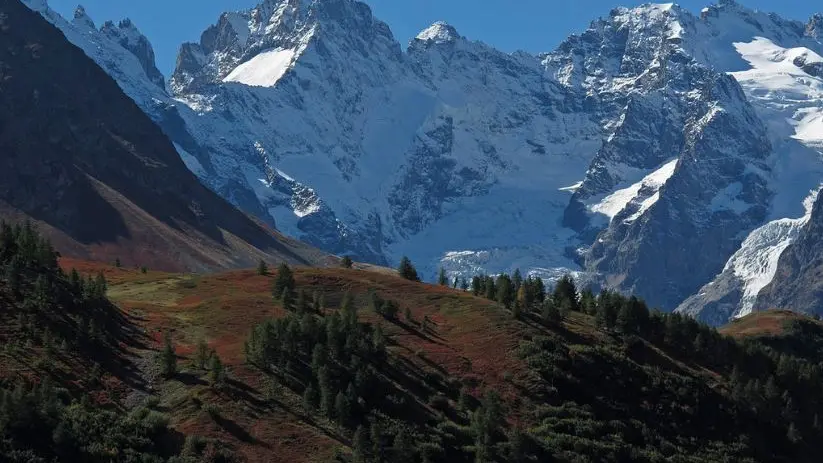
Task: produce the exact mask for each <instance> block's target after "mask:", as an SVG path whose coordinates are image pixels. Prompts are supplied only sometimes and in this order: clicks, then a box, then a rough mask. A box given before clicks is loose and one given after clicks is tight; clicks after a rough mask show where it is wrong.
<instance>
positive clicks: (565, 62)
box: [24, 0, 823, 323]
mask: <svg viewBox="0 0 823 463" xmlns="http://www.w3.org/2000/svg"><path fill="white" fill-rule="evenodd" d="M24 1H25V3H27V4H28V5H29V6H30V7H32V8H34V9H36V10H38V11H40V12H41V13H42V14H43V15H44V16H45V17H46V18H48V19H49V20H50V21H52V22H53V23H54V24H56V25H57V26H58V27H60V28H61V29H62V30H63V31H64V33H65V34H66V36H67V37H68V38H69V39H70V40H71V41H72V42H74V43H75V44H77V45H78V46H80V47H81V48H83V49H84V50H85V51H86V53H87V54H88V55H89V56H91V57H92V58H93V59H94V60H95V61H97V62H98V64H100V66H101V67H103V68H104V69H105V70H107V71H108V72H109V73H110V74H111V75H112V76H113V77H114V78H115V79H116V80H117V81H118V82H119V83H120V85H121V87H123V89H124V90H125V91H126V93H127V94H128V95H129V96H131V97H132V98H133V99H134V100H135V101H136V102H137V103H138V105H140V106H141V108H143V109H144V110H145V111H146V112H147V114H149V115H150V116H151V117H152V118H153V119H154V120H155V121H156V122H158V124H160V126H161V127H162V128H163V129H164V131H165V132H166V133H167V134H168V135H169V137H170V138H171V139H172V140H173V141H174V142H175V144H176V146H177V148H178V151H179V152H180V154H181V156H182V158H183V160H184V161H185V162H186V164H187V166H188V167H189V168H190V169H191V170H192V171H194V172H195V173H196V174H197V175H198V176H199V177H200V178H201V180H202V181H203V182H204V183H206V184H207V185H208V186H209V187H211V188H212V189H213V190H215V191H216V192H218V193H219V194H221V195H222V196H224V197H225V198H227V199H229V200H230V201H231V202H233V203H234V204H236V205H238V206H239V207H240V208H242V209H244V210H246V211H247V212H250V213H252V214H255V215H257V216H258V217H260V218H262V219H264V220H266V221H268V222H269V223H271V224H275V225H276V226H277V227H278V228H279V229H280V230H281V231H284V232H285V233H287V234H290V235H292V236H295V237H298V238H300V239H302V240H304V241H307V242H309V243H311V244H314V245H316V246H318V247H321V248H322V249H324V250H327V251H329V252H334V253H338V254H343V253H347V254H351V255H353V256H354V257H356V258H359V259H362V260H367V261H371V262H376V263H384V264H393V263H395V262H396V261H397V259H398V258H399V257H400V256H401V255H409V256H410V257H411V258H412V260H413V261H415V263H417V264H418V266H419V267H420V270H422V271H423V274H424V275H425V276H427V277H432V276H433V275H434V272H435V271H436V269H437V267H439V266H442V267H444V268H446V269H447V271H449V272H450V273H451V274H453V275H470V274H472V273H476V272H479V271H485V272H499V271H510V270H512V269H514V268H517V267H520V268H522V269H523V270H527V271H529V272H531V273H533V274H537V275H542V276H545V277H549V278H552V277H555V276H556V275H558V274H560V273H561V272H564V271H574V272H577V274H578V275H579V276H580V277H581V278H583V279H586V280H587V281H595V282H597V283H599V284H602V285H605V286H610V287H614V288H617V289H621V290H626V291H633V292H635V293H637V294H640V295H642V296H644V297H646V298H647V299H648V300H649V301H650V302H651V303H652V304H654V305H658V306H660V307H663V308H665V309H668V310H673V309H675V308H678V310H681V311H684V312H687V313H690V314H692V315H694V316H698V317H700V318H702V319H705V320H709V321H712V322H715V323H719V322H722V321H725V320H728V318H730V317H734V316H739V315H741V314H745V313H747V312H748V311H750V310H752V307H754V306H755V302H756V299H757V296H758V294H759V292H760V290H761V289H762V288H763V287H765V286H767V284H768V283H769V282H770V281H771V279H772V277H773V276H774V275H775V273H776V268H777V265H778V264H777V261H778V258H779V256H780V255H781V253H782V252H783V250H785V249H786V248H787V246H789V245H790V244H791V243H792V242H793V241H794V240H796V239H798V236H799V235H800V234H801V229H803V227H804V226H805V225H806V224H807V223H812V222H814V217H813V216H814V213H813V212H811V213H807V210H810V207H809V206H810V204H811V203H812V202H813V201H814V200H815V198H816V192H817V190H818V187H819V185H820V182H821V178H823V175H821V174H822V173H823V162H821V158H820V154H821V150H823V109H822V108H821V105H820V92H821V88H823V87H821V84H822V83H823V58H821V55H822V54H823V45H821V33H823V16H819V15H818V16H815V17H813V18H812V19H811V20H810V21H808V22H807V23H801V22H796V21H789V20H785V19H782V18H780V17H777V16H775V15H770V14H765V13H759V12H755V11H752V10H749V9H746V8H744V7H743V6H741V5H739V4H737V3H735V2H734V1H731V0H722V1H720V2H719V3H718V4H716V5H713V6H710V7H707V8H706V9H704V10H703V11H702V12H701V13H700V14H699V15H695V14H692V13H691V12H689V11H687V10H684V9H682V8H680V7H678V6H677V5H673V4H663V5H646V6H642V7H638V8H633V9H628V8H617V9H615V10H613V11H612V12H611V14H610V15H609V17H607V18H603V19H600V20H597V21H595V22H593V23H592V25H591V26H590V28H589V29H588V30H587V31H585V32H584V33H582V34H581V35H575V36H572V37H570V38H569V39H567V40H566V41H564V42H563V43H562V44H561V45H560V46H559V47H558V48H557V49H556V50H555V51H553V52H550V53H546V54H542V55H539V56H533V55H529V54H527V53H520V52H518V53H514V54H506V53H503V52H500V51H498V50H495V49H494V48H492V47H489V46H487V45H485V44H483V43H480V42H474V41H471V40H469V39H466V38H464V37H462V36H461V35H460V34H459V33H458V31H456V30H455V29H454V28H453V27H451V26H449V25H448V24H444V23H436V24H434V25H432V26H431V27H429V28H427V29H425V30H424V31H422V32H421V33H420V34H419V35H418V36H417V37H416V38H415V39H413V40H412V41H411V43H410V44H409V45H408V47H407V48H406V49H405V50H404V49H403V48H402V47H401V45H400V44H399V43H398V42H397V41H396V40H395V39H394V37H393V36H392V34H391V31H390V30H389V28H388V26H387V25H386V24H384V23H382V22H380V21H379V20H377V19H375V18H374V17H373V15H372V13H371V11H370V9H369V8H368V7H367V6H366V5H365V4H363V3H360V2H358V1H355V0H324V1H319V0H266V1H264V2H263V3H262V4H260V5H258V6H257V7H255V8H252V9H250V10H246V11H240V12H231V13H225V14H223V15H221V17H220V18H219V20H218V22H217V23H216V24H215V25H213V26H211V27H209V28H208V29H207V30H206V31H205V32H204V33H203V35H202V37H201V40H200V42H199V43H191V44H183V46H182V47H181V51H180V55H179V57H178V62H177V67H176V69H175V71H174V73H173V75H172V76H171V79H170V81H169V84H168V86H166V85H162V82H160V81H159V80H158V78H157V75H158V73H157V72H156V68H155V67H154V64H153V52H152V51H151V46H150V45H149V44H148V41H146V40H145V38H144V37H143V36H142V35H141V34H139V32H137V31H136V29H134V27H133V25H132V24H131V23H130V22H129V21H124V22H121V23H120V25H119V26H114V24H112V23H107V25H106V26H104V27H103V28H102V29H100V30H98V29H95V28H94V25H93V22H92V21H91V20H90V19H88V17H87V16H86V15H85V14H84V12H83V11H82V10H80V9H79V10H78V14H77V15H76V18H75V19H74V20H73V21H72V22H67V21H65V20H63V19H62V18H60V17H59V16H58V15H56V14H55V13H54V12H53V11H51V10H50V9H49V8H48V7H47V5H46V4H45V2H44V0H24ZM167 88H168V90H167ZM804 205H805V206H804ZM684 301H685V302H684Z"/></svg>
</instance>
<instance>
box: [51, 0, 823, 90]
mask: <svg viewBox="0 0 823 463" xmlns="http://www.w3.org/2000/svg"><path fill="white" fill-rule="evenodd" d="M77 1H78V0H49V4H50V5H51V6H52V8H54V9H55V10H57V11H58V12H60V13H61V14H63V15H64V16H68V17H71V14H72V13H73V11H74V8H75V7H76V6H77ZM81 1H82V4H83V6H85V8H86V11H87V12H88V14H89V15H90V16H91V17H92V19H94V21H95V22H96V23H97V25H98V26H99V25H100V24H102V23H103V22H104V21H105V20H108V19H112V20H119V19H122V18H124V17H129V18H131V19H132V21H134V23H135V24H136V25H137V27H138V28H140V30H141V31H142V32H143V33H144V34H145V35H146V36H147V37H148V38H149V40H151V42H152V45H154V49H155V52H156V53H157V61H158V67H159V68H160V70H161V71H162V72H163V73H164V74H166V75H167V76H168V75H169V73H170V72H171V70H172V68H173V67H174V61H175V59H176V55H177V48H178V47H179V46H180V44H181V43H183V42H185V41H197V40H198V39H199V37H200V33H201V32H202V31H203V30H204V29H205V28H206V27H207V26H208V25H209V24H212V23H214V22H215V21H216V20H217V18H218V17H219V15H220V13H222V12H223V11H229V10H238V9H246V8H249V7H252V6H254V4H255V3H259V2H258V0H141V1H134V0H81ZM713 2H714V0H683V1H680V2H678V3H680V5H682V6H684V7H686V8H688V9H690V10H692V11H694V12H698V11H700V10H701V9H702V8H703V7H704V6H706V5H708V4H709V3H713ZM366 3H368V4H369V5H371V7H372V9H373V10H374V13H375V16H377V17H378V18H379V19H381V20H383V21H385V22H387V23H388V24H389V26H391V29H392V32H394V35H395V37H396V38H397V39H398V40H400V41H401V43H404V44H405V43H407V42H408V41H409V39H411V38H412V37H414V36H415V35H417V32H419V31H420V30H422V29H424V28H425V27H427V26H428V25H430V24H431V23H433V22H435V21H441V20H442V21H447V22H449V23H450V24H452V25H454V26H455V27H456V28H457V30H458V32H460V34H462V35H464V36H466V37H468V38H470V39H473V40H482V41H483V42H486V43H488V44H491V45H493V46H495V47H497V48H500V49H501V50H505V51H509V52H511V51H515V50H518V49H521V50H526V51H529V52H533V53H537V52H541V51H550V50H552V49H553V48H554V47H555V46H557V44H558V43H560V41H561V40H563V38H565V37H566V36H568V35H569V34H571V33H575V32H580V31H582V30H584V29H585V28H586V26H588V24H589V22H591V20H592V19H595V18H597V17H600V16H605V15H607V14H608V12H609V10H611V9H612V8H613V7H615V6H621V5H625V6H633V5H639V4H642V3H646V2H645V1H637V0H367V1H366ZM740 3H742V4H744V5H746V6H748V7H750V8H756V9H761V10H765V11H774V12H777V13H780V14H781V15H783V16H785V17H787V18H793V19H799V20H803V21H805V20H807V19H808V18H809V17H811V15H812V14H813V13H814V12H817V11H823V4H820V3H818V2H817V1H814V0H779V1H778V0H740Z"/></svg>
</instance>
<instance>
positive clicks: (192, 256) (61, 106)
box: [0, 0, 325, 271]
mask: <svg viewBox="0 0 823 463" xmlns="http://www.w3.org/2000/svg"><path fill="white" fill-rule="evenodd" d="M0 18H2V24H0V41H2V44H3V45H2V47H0V74H1V75H2V79H0V92H2V94H3V95H4V97H3V98H2V101H0V159H2V162H3V165H4V169H3V171H2V173H0V217H4V218H7V219H12V220H14V221H22V220H23V219H30V220H32V221H34V222H36V223H38V224H39V225H40V228H41V230H42V231H43V232H45V233H47V234H48V235H49V236H51V237H52V239H53V240H54V242H55V243H56V244H58V245H59V247H60V250H61V252H62V253H63V254H65V255H67V256H75V257H81V258H87V259H95V260H104V261H109V260H110V261H114V259H115V258H119V259H121V261H122V262H123V263H125V264H127V265H132V266H133V265H138V266H140V265H146V266H149V267H152V268H165V269H168V270H198V271H202V270H208V269H223V268H232V267H238V266H252V265H254V263H256V262H257V261H258V260H259V259H268V260H272V261H288V262H292V263H301V264H310V263H318V262H320V261H321V260H322V259H324V258H325V254H323V253H321V252H319V251H317V250H314V249H313V248H311V247H309V246H307V245H304V244H302V243H299V242H297V241H295V240H291V239H288V238H285V237H284V236H282V235H280V234H279V233H277V232H275V231H273V230H272V229H271V228H270V227H268V226H266V225H263V224H261V223H260V222H258V221H256V220H254V219H251V218H250V217H248V216H246V215H245V214H243V213H241V212H240V211H238V210H236V209H235V208H234V207H233V206H231V205H230V204H229V203H228V202H226V201H225V200H223V199H221V198H220V197H218V196H217V195H216V194H214V193H213V192H211V191H210V190H209V189H207V188H206V187H204V186H203V185H201V184H200V182H199V181H198V180H197V178H196V177H195V176H194V174H192V173H191V172H190V171H189V170H188V169H187V168H186V166H185V164H183V162H182V161H181V160H180V157H179V155H178V154H177V152H176V151H175V149H174V146H173V145H172V143H171V142H170V141H169V140H168V138H167V137H166V136H165V135H164V134H163V133H162V132H161V131H160V129H159V128H157V126H156V125H155V124H154V123H153V122H152V121H151V120H150V119H149V118H148V117H147V116H146V115H145V114H144V113H143V112H142V111H141V110H140V108H139V107H138V106H137V105H135V104H134V102H133V101H132V100H131V99H130V98H128V97H127V96H126V95H125V94H124V93H123V91H122V90H121V89H120V87H119V86H118V85H117V83H116V82H115V81H114V80H113V79H112V78H111V77H109V76H108V75H107V74H106V73H105V72H104V71H102V70H101V69H100V68H99V67H98V66H97V65H96V64H95V63H94V61H92V60H91V59H89V58H88V57H87V56H86V55H85V54H84V53H83V51H82V50H80V49H79V48H77V47H75V46H74V45H72V44H70V43H69V42H68V41H67V40H66V38H65V37H64V36H63V34H62V33H61V32H60V31H59V30H58V29H56V28H55V27H54V26H52V25H51V24H49V23H48V22H47V21H45V20H44V19H43V18H42V17H41V16H40V15H39V14H37V13H35V12H33V11H31V10H30V9H28V8H26V7H25V6H24V5H23V4H21V3H20V2H19V1H18V0H2V1H0ZM57 76H59V78H58V77H57Z"/></svg>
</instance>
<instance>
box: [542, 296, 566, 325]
mask: <svg viewBox="0 0 823 463" xmlns="http://www.w3.org/2000/svg"><path fill="white" fill-rule="evenodd" d="M541 315H542V317H543V320H545V321H546V322H547V323H550V324H553V325H559V324H560V323H561V322H562V321H563V314H562V313H561V312H560V310H559V309H558V308H557V305H556V304H555V303H554V300H553V299H552V298H550V297H549V298H546V300H545V301H543V308H542V309H541Z"/></svg>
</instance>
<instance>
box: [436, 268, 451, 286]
mask: <svg viewBox="0 0 823 463" xmlns="http://www.w3.org/2000/svg"><path fill="white" fill-rule="evenodd" d="M437 284H439V285H440V286H448V284H449V280H448V277H446V271H445V270H444V269H443V268H442V267H441V268H440V272H439V273H438V274H437Z"/></svg>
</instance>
